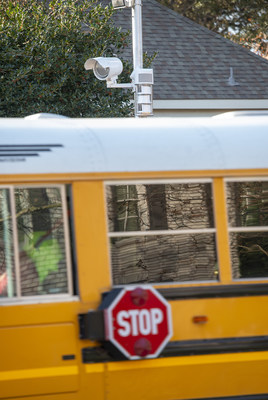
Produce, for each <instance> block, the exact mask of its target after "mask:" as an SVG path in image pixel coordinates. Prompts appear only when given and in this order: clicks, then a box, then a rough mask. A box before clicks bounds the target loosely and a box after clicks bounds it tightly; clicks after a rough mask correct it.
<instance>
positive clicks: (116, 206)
mask: <svg viewBox="0 0 268 400" xmlns="http://www.w3.org/2000/svg"><path fill="white" fill-rule="evenodd" d="M106 198H107V210H108V226H109V238H110V250H111V264H112V277H113V283H114V285H124V284H131V283H157V282H187V281H213V280H216V279H217V278H218V271H217V261H216V245H215V228H214V219H213V207H212V188H211V182H210V181H206V182H201V181H189V182H185V181H183V182H171V183H167V184H162V183H156V184H154V183H152V184H150V183H148V184H147V183H144V184H132V183H131V184H124V185H122V184H118V185H115V184H107V186H106Z"/></svg>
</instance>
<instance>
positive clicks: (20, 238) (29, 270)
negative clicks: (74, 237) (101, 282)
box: [0, 186, 71, 298]
mask: <svg viewBox="0 0 268 400" xmlns="http://www.w3.org/2000/svg"><path fill="white" fill-rule="evenodd" d="M0 203H1V212H2V218H1V224H0V246H1V248H0V257H1V260H0V262H1V265H0V268H1V269H0V279H1V282H2V284H1V286H0V296H1V297H7V298H12V297H16V298H20V297H25V296H40V295H56V294H66V293H69V294H71V293H70V287H71V286H70V280H71V276H70V265H69V264H70V262H69V257H68V251H67V249H68V246H67V241H68V227H67V219H66V201H65V194H64V187H63V186H57V187H50V186H49V187H9V188H5V189H4V188H3V189H1V190H0Z"/></svg>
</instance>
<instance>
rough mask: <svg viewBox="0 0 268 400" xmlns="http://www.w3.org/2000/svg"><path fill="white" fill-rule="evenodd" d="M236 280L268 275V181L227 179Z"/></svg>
mask: <svg viewBox="0 0 268 400" xmlns="http://www.w3.org/2000/svg"><path fill="white" fill-rule="evenodd" d="M226 192H227V207H228V221H229V239H230V248H231V260H232V273H233V278H234V279H243V278H244V279H251V278H267V277H268V180H264V179H263V180H262V179H260V180H256V179H244V180H239V181H238V180H235V179H228V180H227V182H226Z"/></svg>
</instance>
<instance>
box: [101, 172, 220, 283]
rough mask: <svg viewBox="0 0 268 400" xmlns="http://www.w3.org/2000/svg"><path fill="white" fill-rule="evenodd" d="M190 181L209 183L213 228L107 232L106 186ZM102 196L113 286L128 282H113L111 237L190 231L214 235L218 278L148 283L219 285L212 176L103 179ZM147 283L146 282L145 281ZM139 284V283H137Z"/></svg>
mask: <svg viewBox="0 0 268 400" xmlns="http://www.w3.org/2000/svg"><path fill="white" fill-rule="evenodd" d="M191 183H210V184H211V192H212V212H213V218H214V227H213V228H204V229H189V230H186V229H185V230H164V231H163V230H156V231H128V232H109V222H108V207H107V190H106V187H107V186H115V185H119V186H121V185H160V184H163V185H165V184H191ZM103 184H104V196H105V216H106V234H107V238H108V254H109V270H110V281H111V285H112V287H114V288H117V287H118V288H119V287H124V286H126V285H129V284H114V283H113V274H112V259H111V245H110V239H111V238H112V237H130V236H153V235H167V236H168V235H174V236H175V235H182V234H190V233H210V234H212V233H213V234H214V235H215V255H216V260H217V263H218V272H219V278H218V279H215V280H200V281H198V280H196V281H194V280H191V281H176V282H174V281H171V282H154V283H149V284H152V285H153V286H155V287H165V286H172V287H175V286H189V285H190V286H198V285H216V286H218V285H220V284H222V282H221V268H220V262H219V261H220V258H219V250H218V243H217V224H216V222H217V221H216V215H215V209H216V207H215V200H214V179H213V178H212V177H200V178H171V179H166V178H165V179H133V180H132V179H124V180H104V181H103ZM147 284H148V283H147ZM137 285H140V284H137Z"/></svg>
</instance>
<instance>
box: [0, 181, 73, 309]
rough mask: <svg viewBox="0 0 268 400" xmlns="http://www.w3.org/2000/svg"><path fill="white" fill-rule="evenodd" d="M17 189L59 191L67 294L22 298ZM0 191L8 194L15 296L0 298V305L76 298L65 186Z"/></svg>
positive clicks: (43, 185)
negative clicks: (16, 201) (15, 191)
mask: <svg viewBox="0 0 268 400" xmlns="http://www.w3.org/2000/svg"><path fill="white" fill-rule="evenodd" d="M16 188H19V189H32V188H42V189H49V188H52V189H59V191H60V195H61V202H62V217H63V232H64V251H65V259H66V277H67V292H66V293H60V294H57V293H53V294H43V295H36V296H22V294H21V285H20V260H19V246H18V229H17V223H16V204H15V193H14V190H15V189H16ZM1 189H8V190H9V193H10V213H11V220H12V240H13V248H14V269H15V279H16V281H15V282H16V295H14V296H13V297H3V298H0V304H4V305H6V304H8V305H9V304H11V305H12V304H25V303H27V304H34V303H42V302H55V301H62V300H64V301H66V300H67V301H70V300H73V299H74V298H76V297H77V296H75V295H74V290H73V270H72V257H71V243H70V227H69V218H68V209H67V190H66V184H51V183H49V184H47V183H43V184H13V185H5V184H1V185H0V190H1Z"/></svg>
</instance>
